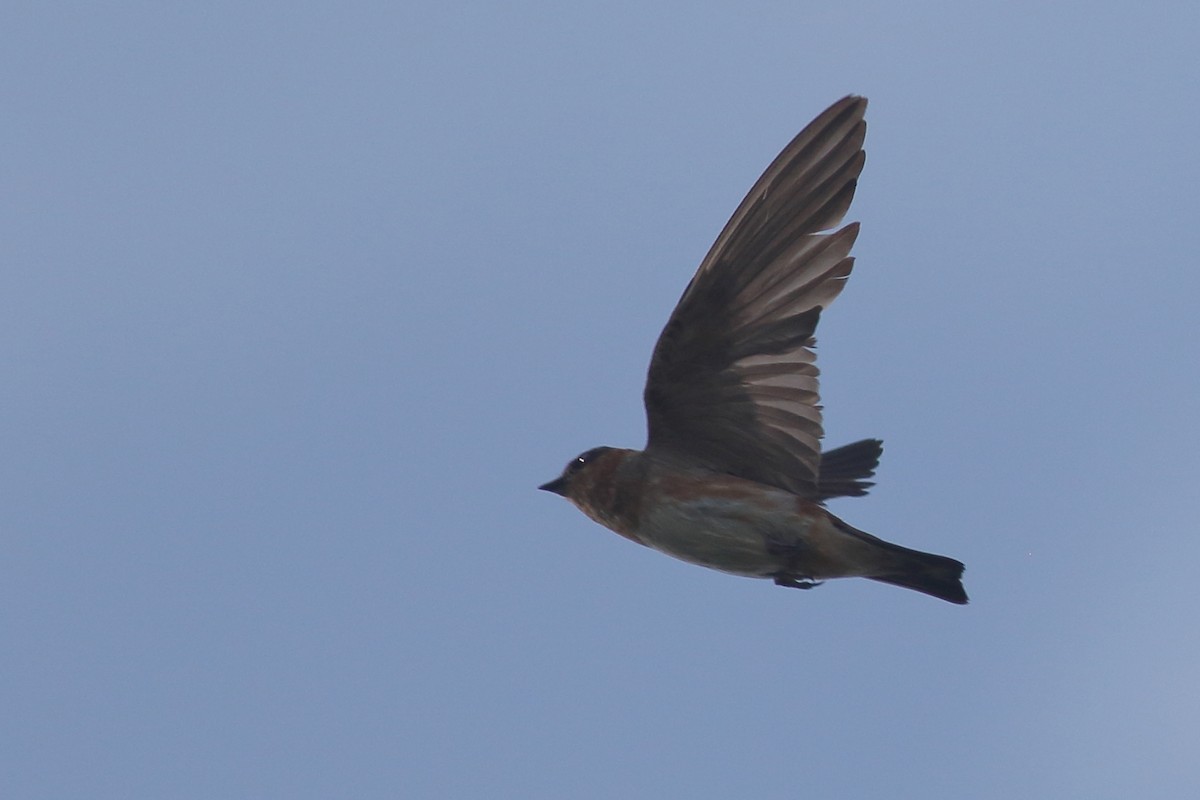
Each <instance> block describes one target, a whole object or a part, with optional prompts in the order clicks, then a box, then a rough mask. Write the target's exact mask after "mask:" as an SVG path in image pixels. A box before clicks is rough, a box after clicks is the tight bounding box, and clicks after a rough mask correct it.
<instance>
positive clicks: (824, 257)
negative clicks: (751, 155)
mask: <svg viewBox="0 0 1200 800" xmlns="http://www.w3.org/2000/svg"><path fill="white" fill-rule="evenodd" d="M866 108H867V101H866V99H865V98H862V97H853V96H852V97H846V98H843V99H842V100H839V101H838V102H837V103H834V104H833V105H832V106H830V107H829V108H828V109H827V110H826V111H825V112H824V113H822V114H821V115H820V116H819V117H817V118H816V119H815V120H813V122H812V123H810V124H809V125H808V127H806V128H805V129H804V130H802V131H801V132H800V133H799V134H798V135H797V136H796V138H795V139H793V140H792V141H791V143H790V144H788V146H787V147H785V148H784V150H783V152H782V153H780V154H779V155H778V156H777V157H776V159H775V160H774V161H773V162H772V163H771V166H769V167H767V171H766V172H764V173H763V175H762V177H761V178H759V179H758V182H757V183H755V184H754V187H753V188H752V189H751V190H750V193H749V194H748V195H746V199H744V200H743V201H742V203H741V205H739V206H738V208H737V211H735V212H734V214H733V217H732V218H731V219H730V220H729V222H728V223H726V225H725V228H724V230H722V231H721V235H720V236H718V237H717V241H716V242H715V243H714V244H713V246H712V249H711V250H709V252H708V255H707V256H705V258H704V261H703V262H701V264H700V268H699V269H698V270H697V271H696V275H695V276H694V277H693V278H692V280H691V283H689V284H688V287H687V289H686V290H684V293H683V297H682V298H681V299H680V301H679V305H677V306H676V307H675V311H674V312H673V313H672V314H671V318H670V320H668V322H667V326H666V328H664V329H663V332H662V335H661V336H660V337H659V339H658V344H657V345H655V348H654V356H653V358H652V359H651V362H650V373H649V375H648V377H647V380H646V392H645V402H646V417H647V422H648V427H649V442H648V443H647V445H646V449H647V450H652V451H655V452H659V453H664V454H665V453H671V454H676V455H679V456H682V457H685V458H687V459H688V460H690V461H693V462H698V463H700V464H703V465H704V466H707V467H708V468H710V469H714V470H717V471H720V472H725V473H729V474H732V475H737V476H740V477H743V478H747V479H749V480H754V481H758V482H759V483H765V484H770V485H773V486H778V487H780V488H782V489H786V490H788V491H791V492H794V493H795V494H798V495H800V496H802V497H806V498H813V499H817V498H818V497H819V496H820V491H819V489H818V479H819V472H820V460H821V445H820V440H821V436H822V433H823V429H822V427H821V407H820V405H819V394H818V387H817V374H818V371H817V367H816V364H815V363H814V362H815V359H816V355H815V354H814V353H813V350H812V346H813V344H814V339H813V332H814V331H815V330H816V327H817V320H818V319H819V318H820V315H821V309H822V308H824V307H826V306H828V305H829V303H830V302H832V301H833V299H834V298H835V297H837V295H838V293H840V292H841V290H842V286H843V285H844V284H845V281H846V278H847V277H848V276H849V275H850V269H851V267H852V266H853V263H854V259H852V258H850V256H849V253H850V247H851V245H853V244H854V239H855V237H856V236H857V234H858V225H857V224H852V225H847V226H846V227H844V228H842V229H841V230H839V231H836V232H832V233H822V231H829V230H830V229H832V228H834V227H835V226H837V225H838V224H839V223H840V222H841V220H842V217H843V216H844V215H845V213H846V211H847V209H848V208H849V207H850V201H851V199H852V198H853V197H854V188H855V185H856V183H857V181H858V176H859V173H860V172H861V171H862V167H863V162H864V160H865V154H864V153H863V149H862V144H863V139H864V137H865V136H866V130H867V126H866V122H864V121H863V112H864V111H865V110H866Z"/></svg>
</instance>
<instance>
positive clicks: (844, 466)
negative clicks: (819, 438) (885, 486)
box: [817, 439, 883, 502]
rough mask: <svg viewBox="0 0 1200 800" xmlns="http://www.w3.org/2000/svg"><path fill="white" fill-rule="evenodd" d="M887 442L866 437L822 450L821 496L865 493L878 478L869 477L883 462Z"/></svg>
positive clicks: (819, 492)
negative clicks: (873, 480)
mask: <svg viewBox="0 0 1200 800" xmlns="http://www.w3.org/2000/svg"><path fill="white" fill-rule="evenodd" d="M882 453H883V442H882V441H880V440H879V439H863V440H862V441H859V442H853V443H852V444H848V445H844V446H842V447H839V448H837V449H836V450H830V451H829V452H827V453H822V454H821V467H820V472H819V473H818V478H817V500H818V502H823V501H825V500H828V499H829V498H831V497H861V496H863V495H864V494H866V493H867V489H869V488H871V487H872V486H874V485H875V484H874V482H872V481H869V480H867V478H870V477H872V476H873V475H874V474H875V468H876V467H878V466H879V456H880V454H882Z"/></svg>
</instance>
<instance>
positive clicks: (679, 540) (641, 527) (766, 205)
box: [538, 96, 967, 604]
mask: <svg viewBox="0 0 1200 800" xmlns="http://www.w3.org/2000/svg"><path fill="white" fill-rule="evenodd" d="M866 108H867V101H866V99H865V98H862V97H856V96H850V97H845V98H843V99H842V100H839V101H838V102H836V103H834V104H833V105H832V106H830V107H829V108H828V109H826V110H825V111H824V112H823V113H822V114H821V115H820V116H818V117H817V118H816V119H815V120H813V122H812V123H810V124H809V125H808V126H807V127H806V128H805V129H804V130H802V131H801V132H800V133H799V134H798V135H797V136H796V138H794V139H793V140H792V141H791V143H789V144H788V146H787V147H785V148H784V149H783V152H782V153H780V154H779V156H778V157H776V159H775V160H774V161H773V162H772V163H771V165H770V166H769V167H767V170H766V172H764V173H763V174H762V177H760V178H759V179H758V182H757V183H755V184H754V186H753V188H751V189H750V193H749V194H748V195H746V198H745V199H744V200H742V203H741V205H739V206H738V208H737V210H736V211H735V212H734V213H733V217H732V218H731V219H730V220H729V222H728V223H726V225H725V228H724V230H722V231H721V235H720V236H718V237H717V240H716V242H715V243H714V244H713V246H712V248H711V249H710V250H709V251H708V254H707V255H706V256H705V257H704V260H703V261H702V262H701V263H700V268H699V269H698V270H697V271H696V274H695V276H694V277H693V278H692V280H691V282H690V283H689V284H688V286H687V288H686V289H685V290H684V292H683V296H682V297H681V298H680V300H679V304H678V305H677V306H676V307H675V310H674V312H672V314H671V317H670V319H669V320H668V321H667V325H666V327H665V328H664V329H663V332H662V334H661V335H660V336H659V339H658V343H657V344H656V345H655V347H654V354H653V356H652V357H651V360H650V370H649V374H648V375H647V378H646V389H645V395H644V400H645V405H646V419H647V427H648V437H647V439H648V440H647V443H646V447H645V449H643V450H630V449H624V448H619V447H596V448H593V449H591V450H588V451H587V452H585V453H582V454H580V455H579V456H577V457H575V458H573V459H571V461H570V462H568V463H567V466H566V468H565V469H564V470H563V472H562V474H561V475H560V476H559V477H557V478H555V479H554V480H552V481H550V482H549V483H546V484H543V485H542V486H540V487H538V488H540V489H544V490H546V491H548V492H554V493H555V494H559V495H562V496H563V497H565V498H567V499H568V500H570V501H571V502H572V503H574V504H575V506H577V507H578V508H579V510H581V511H582V512H583V513H584V514H586V515H587V516H588V517H590V518H591V519H593V520H595V521H596V522H598V523H600V524H601V525H603V526H605V527H607V528H610V529H611V530H613V531H615V532H616V533H619V534H621V535H622V536H624V537H625V538H627V539H631V540H633V541H635V542H637V543H638V544H642V545H646V546H647V547H650V548H653V549H655V550H658V551H660V552H663V553H666V554H667V555H670V556H674V557H675V558H678V559H681V560H683V561H687V562H690V563H692V564H699V565H700V566H703V567H709V568H711V569H715V570H720V571H721V572H727V573H732V574H734V575H743V576H747V577H752V578H768V579H771V580H773V581H774V582H775V584H777V585H779V586H787V587H793V588H797V589H811V588H813V587H814V586H817V585H818V584H820V583H821V582H823V581H824V580H826V579H829V578H851V577H861V578H869V579H871V580H875V581H882V582H883V583H890V584H894V585H896V586H903V587H905V588H908V589H915V590H916V591H918V592H924V593H925V594H928V595H932V596H934V597H938V598H941V599H942V600H947V601H949V602H951V603H960V604H962V603H966V602H967V594H966V592H965V591H964V589H963V586H962V572H963V565H962V563H961V562H959V561H956V560H954V559H952V558H947V557H946V556H939V555H934V554H932V553H922V552H920V551H917V550H910V549H908V548H906V547H901V546H900V545H896V544H892V543H890V542H886V541H884V540H883V539H880V538H878V537H875V536H872V535H871V534H869V533H866V532H864V531H860V530H858V529H857V528H854V527H853V526H851V525H849V524H848V523H846V522H844V521H843V520H841V519H839V518H838V517H836V516H834V515H833V514H832V513H830V512H829V511H828V510H827V509H826V508H825V505H824V503H825V501H826V500H828V499H830V498H833V497H843V496H849V497H855V496H861V495H864V494H866V493H867V489H868V488H869V487H870V486H872V485H873V483H872V482H870V481H869V480H868V479H869V478H871V477H873V476H874V474H875V468H876V466H878V463H879V456H880V453H881V452H882V442H881V441H880V440H878V439H864V440H862V441H859V442H855V443H853V444H849V445H846V446H844V447H840V448H837V449H836V450H832V451H829V452H826V453H822V452H821V445H820V441H821V437H822V435H823V428H822V419H821V406H820V404H819V394H818V387H817V374H818V371H817V367H816V363H815V360H816V355H815V353H814V351H813V347H814V345H815V343H816V340H815V339H814V338H813V334H814V332H815V330H816V327H817V321H818V319H819V318H820V316H821V312H822V310H823V309H825V308H826V307H828V306H829V304H830V303H831V302H833V300H834V298H836V297H837V296H838V295H839V294H840V293H841V291H842V288H843V287H844V286H845V284H846V279H847V278H848V277H849V276H850V270H851V269H852V267H853V265H854V259H853V258H852V257H851V256H850V248H851V246H852V245H853V244H854V240H855V237H856V236H857V235H858V223H851V224H848V225H846V226H844V227H841V228H840V229H837V230H834V229H835V228H837V227H838V226H839V225H841V222H842V217H843V216H844V215H845V214H846V211H847V210H848V209H849V207H850V201H851V199H852V198H853V196H854V190H855V187H856V185H857V182H858V176H859V174H860V173H861V172H862V168H863V163H864V161H865V158H866V156H865V153H864V152H863V140H864V138H865V136H866V130H867V126H866V122H865V121H864V119H863V114H864V112H865V111H866Z"/></svg>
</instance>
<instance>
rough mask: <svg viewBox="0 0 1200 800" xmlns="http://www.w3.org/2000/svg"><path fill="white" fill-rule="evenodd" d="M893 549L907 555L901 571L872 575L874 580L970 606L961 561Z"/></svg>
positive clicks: (900, 548) (916, 551)
mask: <svg viewBox="0 0 1200 800" xmlns="http://www.w3.org/2000/svg"><path fill="white" fill-rule="evenodd" d="M892 547H895V548H896V549H897V550H901V551H904V552H903V555H904V558H903V560H902V563H901V564H899V565H898V566H900V567H901V569H900V570H899V571H897V572H894V573H888V574H886V575H871V576H870V578H871V580H873V581H880V582H882V583H890V584H892V585H893V586H903V587H904V588H905V589H916V590H917V591H918V592H924V593H925V594H928V595H933V596H934V597H937V598H940V599H942V600H946V601H949V602H951V603H958V604H959V605H966V602H967V592H966V590H965V589H963V585H962V574H963V565H962V562H961V561H955V560H954V559H953V558H947V557H946V556H936V555H934V554H933V553H922V552H920V551H918V550H909V549H908V548H907V547H900V546H899V545H892Z"/></svg>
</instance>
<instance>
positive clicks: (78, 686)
mask: <svg viewBox="0 0 1200 800" xmlns="http://www.w3.org/2000/svg"><path fill="white" fill-rule="evenodd" d="M806 5H809V4H798V3H749V4H747V3H739V4H728V5H727V7H726V8H725V9H723V10H722V9H707V10H700V9H698V8H696V7H694V6H695V4H685V3H659V4H649V5H648V4H645V3H580V4H566V5H564V4H557V3H514V4H504V5H501V4H483V3H476V4H469V3H468V4H463V5H457V6H456V5H447V4H441V3H438V4H435V3H406V4H392V3H350V4H346V3H337V4H334V3H329V4H322V3H256V4H249V5H248V4H243V3H208V4H198V5H190V6H184V5H180V4H167V5H163V4H156V3H86V4H84V3H81V4H59V3H19V2H16V3H8V4H6V5H5V7H4V9H3V11H0V75H2V76H3V77H2V78H0V92H2V96H3V108H4V113H3V115H2V119H0V145H2V153H3V156H2V157H0V183H2V185H3V186H4V191H3V193H2V194H0V263H2V264H3V269H0V298H3V304H4V311H3V313H2V314H0V346H2V348H3V350H2V353H0V354H2V361H0V363H2V368H3V376H4V379H3V381H2V389H0V391H2V393H3V394H2V397H3V401H2V407H3V409H4V414H3V420H2V422H0V430H2V431H3V454H4V457H3V459H2V460H0V464H2V465H3V470H4V474H3V485H4V486H5V491H4V497H5V499H4V502H3V503H0V534H2V538H0V541H2V542H3V545H2V546H3V556H2V557H0V607H2V608H3V611H0V640H2V641H3V642H4V646H3V648H0V675H2V676H3V680H2V681H0V703H2V705H0V718H2V719H3V722H2V723H0V733H2V735H3V738H4V744H3V747H2V748H0V752H2V753H3V755H0V794H3V795H4V796H5V797H12V798H68V797H90V798H128V797H155V798H242V797H245V798H250V797H255V798H259V797H281V798H282V797H287V798H300V797H313V798H317V797H364V798H366V797H448V798H453V797H521V798H561V797H573V798H631V797H678V796H688V797H693V798H710V797H711V798H728V797H757V798H784V797H796V796H808V797H879V796H889V797H912V796H921V797H924V798H961V797H973V798H1000V797H1004V798H1008V797H1012V796H1031V797H1089V798H1108V797H1114V798H1115V797H1126V796H1130V795H1132V794H1136V795H1137V796H1159V797H1184V796H1190V795H1194V794H1195V793H1196V791H1197V790H1198V789H1200V778H1198V777H1197V776H1198V774H1200V773H1197V771H1196V767H1195V742H1196V741H1197V738H1198V737H1200V695H1198V694H1197V692H1196V689H1195V676H1196V675H1197V674H1198V672H1200V638H1198V637H1197V635H1196V622H1197V613H1198V612H1200V602H1198V600H1197V592H1196V589H1195V578H1194V575H1193V572H1194V565H1195V564H1196V563H1197V562H1198V561H1200V531H1198V530H1197V525H1196V520H1197V519H1198V518H1200V492H1197V490H1196V485H1195V478H1196V475H1197V474H1200V447H1198V445H1200V428H1198V426H1197V422H1196V417H1197V412H1198V411H1200V408H1198V406H1200V403H1198V401H1197V397H1200V370H1198V369H1197V353H1196V349H1197V348H1196V342H1197V338H1198V335H1200V323H1198V316H1197V313H1196V298H1197V296H1200V278H1197V256H1198V253H1200V225H1198V224H1197V218H1198V216H1200V202H1197V193H1196V185H1197V179H1198V178H1200V159H1198V158H1197V155H1196V136H1195V132H1196V130H1197V129H1198V128H1200V88H1198V87H1200V59H1198V58H1197V57H1196V54H1195V41H1196V36H1197V33H1198V32H1200V7H1197V6H1196V4H1195V3H1190V2H1188V3H1185V2H1179V3H1167V2H1159V3H1154V2H1151V3H1147V4H1142V5H1141V6H1139V7H1137V9H1136V10H1134V8H1133V6H1130V5H1129V4H1124V3H1058V4H1043V3H1004V4H961V3H941V2H928V3H923V2H918V3H907V4H893V3H854V2H847V3H838V4H833V5H830V4H820V5H819V7H812V8H809V7H806ZM848 93H859V94H864V95H866V96H868V97H869V98H870V100H871V106H870V108H869V110H868V124H869V130H868V136H867V151H868V159H867V166H866V170H865V173H864V177H863V179H862V181H861V182H860V184H859V194H858V197H857V200H856V202H855V205H854V207H853V209H852V210H851V213H850V215H849V218H850V219H855V220H860V221H861V222H862V223H863V229H862V234H861V236H860V238H859V241H858V245H857V246H856V249H855V252H856V254H857V256H858V262H857V266H856V268H855V272H854V275H853V277H852V279H851V281H850V284H849V286H848V288H847V290H846V291H845V292H844V293H843V294H842V296H841V297H840V298H839V300H838V301H837V302H836V303H835V304H834V305H833V307H832V308H831V309H830V310H829V311H828V313H826V314H825V315H824V317H823V319H822V322H821V330H820V347H819V357H820V364H821V366H822V368H823V386H822V388H823V395H824V400H825V404H826V423H827V424H826V430H827V441H828V442H829V444H830V445H836V444H841V443H844V442H848V441H852V440H854V439H858V438H863V437H867V436H879V437H882V438H883V439H884V440H885V448H886V449H885V452H884V457H883V463H882V466H881V469H880V471H879V473H878V481H879V485H878V486H877V487H876V489H875V490H874V491H873V493H872V494H871V496H870V497H868V498H865V499H857V500H840V501H835V503H834V505H833V510H834V511H835V513H838V514H839V515H841V516H844V517H845V518H846V519H847V520H848V521H849V522H850V523H851V524H853V525H855V526H856V527H859V528H862V529H864V530H868V531H871V532H873V533H876V534H878V535H880V536H883V537H884V538H887V539H890V540H893V541H897V542H900V543H903V544H906V545H909V546H912V547H918V548H921V549H924V550H930V551H934V552H939V553H945V554H947V555H951V556H954V557H956V558H959V559H961V560H962V561H964V562H965V563H966V564H967V572H966V576H965V578H966V586H967V589H968V591H969V593H970V595H971V598H972V603H971V605H969V606H967V607H965V608H961V607H956V606H952V605H949V604H946V603H939V602H937V601H935V600H933V599H930V598H928V597H924V596H922V595H918V594H916V593H911V592H904V591H901V590H898V589H895V588H892V587H888V586H883V585H878V584H872V583H869V582H866V581H840V582H832V583H830V584H828V585H826V586H823V587H821V588H820V589H818V590H816V591H813V592H805V593H801V592H794V591H783V590H781V589H777V588H775V587H773V586H771V585H770V584H769V583H766V582H757V581H750V580H745V579H738V578H733V577H729V576H725V575H721V574H718V573H714V572H708V571H705V570H702V569H699V568H696V567H691V566H688V565H686V564H682V563H679V562H675V561H673V560H671V559H668V558H665V557H663V556H661V555H659V554H656V553H653V552H651V551H649V550H644V549H641V548H638V547H636V546H634V545H632V544H630V543H629V542H627V541H625V540H623V539H621V538H620V537H617V536H615V535H613V534H611V533H609V532H607V531H605V530H603V529H602V528H599V527H597V526H595V525H594V524H592V523H590V522H589V521H588V520H587V519H585V518H584V517H583V516H582V515H581V514H579V513H578V512H576V511H575V510H574V509H572V508H571V507H570V506H569V505H568V504H567V503H565V502H563V501H562V500H561V499H559V498H556V497H553V496H551V495H548V494H546V493H540V492H537V491H536V490H535V488H534V487H536V486H537V485H538V484H539V483H542V482H543V481H546V480H548V479H549V478H551V477H553V476H555V475H556V474H557V473H558V471H559V470H560V469H561V468H562V465H563V463H564V462H565V461H566V460H567V459H568V458H569V457H571V456H573V455H575V454H576V453H578V452H579V451H581V450H584V449H586V448H589V447H592V446H595V445H599V444H609V445H619V446H639V445H640V444H641V443H642V441H643V436H644V420H643V418H642V409H641V402H640V397H641V388H642V380H643V377H644V373H645V368H646V364H647V361H648V359H649V355H650V351H651V348H652V346H653V344H654V341H655V338H656V337H657V335H658V332H659V330H660V329H661V326H662V325H663V323H664V322H665V321H666V318H667V315H668V314H669V312H670V310H671V308H672V307H673V305H674V302H675V300H676V299H677V298H678V296H679V294H680V292H681V291H682V290H683V287H684V285H685V284H686V282H687V280H688V278H689V277H690V276H691V274H692V271H693V270H694V268H695V266H696V264H697V263H698V262H699V260H700V258H701V257H702V256H703V254H704V252H705V251H706V250H707V248H708V246H709V244H710V243H711V242H712V240H713V238H714V237H715V236H716V234H717V232H718V231H719V230H720V228H721V226H722V225H723V224H724V222H725V220H726V218H727V217H728V215H729V214H730V213H731V212H732V211H733V209H734V207H735V206H736V205H737V203H738V201H739V200H740V199H741V197H742V195H743V193H744V192H745V190H746V189H747V188H748V187H749V186H750V184H751V183H752V182H753V181H754V179H755V178H756V177H757V176H758V174H759V173H760V172H761V170H762V169H763V168H764V167H765V166H766V165H767V164H768V163H769V162H770V160H771V159H772V158H773V157H774V155H775V154H776V152H778V150H779V149H780V148H781V147H782V146H783V145H784V144H785V143H786V142H787V141H788V139H790V137H791V136H792V135H794V134H795V133H796V131H798V130H799V129H800V127H802V126H803V125H804V124H806V123H807V122H808V121H809V120H810V119H811V118H812V117H813V116H815V115H816V114H817V113H818V112H820V111H821V110H822V109H823V108H824V107H825V106H826V105H828V104H829V103H830V102H832V101H834V100H836V99H837V98H839V97H841V96H843V95H845V94H848Z"/></svg>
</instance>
